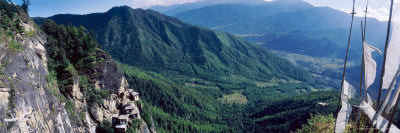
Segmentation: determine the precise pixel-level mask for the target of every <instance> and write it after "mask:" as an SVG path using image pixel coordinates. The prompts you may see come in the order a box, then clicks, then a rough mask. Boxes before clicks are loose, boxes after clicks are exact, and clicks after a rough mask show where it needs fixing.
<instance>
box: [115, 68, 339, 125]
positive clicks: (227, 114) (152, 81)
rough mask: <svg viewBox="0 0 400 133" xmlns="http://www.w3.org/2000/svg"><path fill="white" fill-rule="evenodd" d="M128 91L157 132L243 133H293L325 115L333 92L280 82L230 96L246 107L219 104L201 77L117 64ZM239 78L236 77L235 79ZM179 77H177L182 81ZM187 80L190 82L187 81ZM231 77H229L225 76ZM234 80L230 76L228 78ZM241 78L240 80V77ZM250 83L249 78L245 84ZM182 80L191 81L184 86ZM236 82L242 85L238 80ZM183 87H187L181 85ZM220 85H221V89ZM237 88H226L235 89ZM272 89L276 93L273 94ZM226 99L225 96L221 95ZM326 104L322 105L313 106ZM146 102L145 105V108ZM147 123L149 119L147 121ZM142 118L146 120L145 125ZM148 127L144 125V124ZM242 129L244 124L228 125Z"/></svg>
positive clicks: (330, 108) (215, 90)
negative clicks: (312, 118)
mask: <svg viewBox="0 0 400 133" xmlns="http://www.w3.org/2000/svg"><path fill="white" fill-rule="evenodd" d="M120 66H121V67H122V69H123V70H124V72H125V74H126V77H127V80H128V81H129V83H130V84H131V85H132V87H133V89H135V90H137V91H138V92H139V93H140V94H141V99H142V100H143V102H142V105H143V103H144V105H146V106H144V108H147V109H145V111H143V110H142V113H143V112H146V113H150V114H151V116H152V117H153V118H154V122H155V123H156V127H157V130H158V131H166V132H244V131H276V132H288V131H294V130H295V129H298V128H300V127H301V125H302V124H303V123H306V119H304V118H309V117H310V114H316V113H321V114H329V113H332V112H333V111H334V109H335V108H336V106H335V101H336V97H337V92H336V91H316V92H311V93H304V94H301V93H299V92H297V91H296V90H298V89H304V88H305V89H307V90H308V91H310V90H309V88H307V87H310V86H311V85H304V86H303V87H302V86H299V85H298V84H294V83H290V84H287V83H286V84H284V83H283V82H279V84H281V86H272V87H264V88H260V87H257V86H256V84H255V83H254V84H253V85H247V87H246V88H245V90H242V91H239V90H232V92H233V93H232V94H230V95H229V96H234V95H237V94H240V93H243V95H244V96H246V97H248V99H249V100H248V101H247V104H235V102H232V103H230V104H222V105H221V102H223V101H222V100H221V99H222V97H223V94H224V92H222V90H221V89H218V87H217V88H215V87H214V86H213V85H215V84H212V83H210V82H207V81H204V80H203V81H202V80H200V79H195V80H189V81H186V80H184V81H177V80H173V78H167V77H168V76H162V75H160V74H157V73H154V72H148V71H143V70H140V69H138V68H135V67H130V66H129V65H120ZM236 78H238V77H236ZM182 79H183V78H180V80H182ZM186 79H189V78H187V77H186ZM226 79H230V78H226ZM233 79H235V78H231V80H233ZM242 80H243V79H242ZM249 81H251V80H249ZM187 82H192V83H193V82H194V83H196V84H195V85H194V86H193V84H190V85H187ZM239 83H241V82H239ZM185 84H186V85H185ZM220 86H221V85H220ZM239 86H240V84H237V83H236V84H232V85H230V87H232V88H239ZM276 90H281V92H277V91H276ZM224 95H225V94H224ZM317 102H327V103H329V104H330V105H329V106H327V107H322V106H317V105H316V103H317ZM147 104H148V105H149V107H147ZM146 119H147V120H148V118H146ZM146 119H145V121H146V122H148V121H147V120H146ZM148 123H149V122H148ZM232 125H243V126H232Z"/></svg>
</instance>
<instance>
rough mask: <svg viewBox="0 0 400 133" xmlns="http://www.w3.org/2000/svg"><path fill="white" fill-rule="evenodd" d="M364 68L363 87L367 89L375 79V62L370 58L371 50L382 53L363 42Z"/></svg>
mask: <svg viewBox="0 0 400 133" xmlns="http://www.w3.org/2000/svg"><path fill="white" fill-rule="evenodd" d="M363 44H364V46H363V47H364V68H365V74H364V80H365V88H366V89H368V87H369V86H370V85H371V84H373V83H374V81H375V76H376V62H375V61H374V59H373V58H372V55H371V54H372V52H373V51H378V52H379V53H381V54H382V52H381V51H380V50H379V49H377V48H375V47H373V46H371V45H369V44H368V43H366V42H364V43H363Z"/></svg>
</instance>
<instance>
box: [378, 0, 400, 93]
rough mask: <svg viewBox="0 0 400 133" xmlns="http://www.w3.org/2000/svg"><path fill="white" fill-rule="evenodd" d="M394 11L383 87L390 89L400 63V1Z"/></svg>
mask: <svg viewBox="0 0 400 133" xmlns="http://www.w3.org/2000/svg"><path fill="white" fill-rule="evenodd" d="M393 9H394V11H393V15H392V16H393V18H392V23H393V29H392V35H391V38H390V42H389V45H388V47H387V53H385V54H386V64H385V74H384V76H383V82H382V89H388V88H389V85H390V82H391V81H392V79H393V77H394V76H395V73H394V72H395V71H396V70H397V68H398V67H399V64H400V52H399V51H400V2H397V3H396V4H395V6H394V8H393Z"/></svg>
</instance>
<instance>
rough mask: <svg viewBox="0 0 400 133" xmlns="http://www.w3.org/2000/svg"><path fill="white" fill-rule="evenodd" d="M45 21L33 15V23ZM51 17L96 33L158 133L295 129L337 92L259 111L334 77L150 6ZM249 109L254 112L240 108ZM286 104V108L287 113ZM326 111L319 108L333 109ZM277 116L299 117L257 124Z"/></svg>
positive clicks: (324, 84)
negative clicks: (146, 106) (323, 76)
mask: <svg viewBox="0 0 400 133" xmlns="http://www.w3.org/2000/svg"><path fill="white" fill-rule="evenodd" d="M45 19H47V18H35V20H36V22H37V23H38V24H40V23H41V22H43V20H45ZM49 19H53V20H54V21H55V22H56V23H57V24H64V25H68V24H72V25H75V26H80V25H82V26H84V27H86V28H87V29H88V31H89V32H90V31H91V30H93V31H94V32H93V34H94V36H95V38H96V40H97V41H98V42H99V44H100V45H101V47H102V48H103V49H104V50H105V51H107V52H109V53H110V55H111V56H112V57H113V58H114V59H116V60H117V61H119V62H120V64H121V66H122V68H123V70H124V72H125V74H126V76H127V80H128V82H129V83H130V84H132V86H133V88H134V89H135V90H138V92H139V93H140V94H142V95H143V96H141V97H142V99H143V101H144V102H146V103H149V105H151V107H150V109H151V110H152V111H151V112H153V114H152V115H151V116H153V117H154V120H155V122H156V127H159V128H160V129H158V128H157V131H160V132H162V131H167V132H246V131H259V132H265V131H269V130H274V131H277V132H288V131H293V130H295V129H297V128H299V127H300V126H301V124H302V123H304V122H306V118H308V117H309V114H310V112H311V113H315V112H317V110H318V108H312V107H313V106H314V102H317V101H320V100H325V101H327V102H331V101H332V98H331V97H330V96H331V95H335V92H334V91H329V93H327V92H325V91H321V92H315V93H316V94H321V93H326V94H328V95H329V96H328V95H317V96H315V99H312V100H310V101H302V100H300V103H301V104H304V106H303V107H304V108H301V109H300V110H299V109H297V108H294V106H293V108H292V106H284V107H280V108H279V109H276V110H274V111H273V112H271V113H268V114H265V111H266V110H271V108H269V107H268V106H267V105H269V103H271V102H274V106H280V105H278V104H279V101H289V100H290V99H291V98H292V97H293V96H296V95H299V94H301V95H300V96H299V98H301V97H308V96H309V95H316V94H309V93H308V92H311V91H313V90H314V91H315V90H317V89H325V88H332V87H333V86H334V85H333V84H335V83H329V82H325V81H321V80H318V79H315V78H314V77H313V76H312V75H311V74H310V73H308V72H307V71H305V70H303V69H300V68H298V67H296V66H295V65H293V64H292V63H291V62H289V61H288V60H286V59H284V58H281V57H278V56H277V55H275V54H273V53H271V52H269V51H268V50H266V49H264V48H262V47H261V46H258V45H256V44H253V43H250V42H248V41H246V40H244V39H241V38H239V37H236V36H233V35H230V34H227V33H224V32H216V31H212V30H208V29H205V28H201V27H198V26H193V25H191V24H187V23H184V22H182V21H180V20H178V19H176V18H173V17H169V16H165V15H162V14H160V13H158V12H155V11H152V10H143V9H132V8H130V7H127V6H122V7H115V8H112V9H110V10H109V11H108V12H105V13H94V14H88V15H71V14H64V15H55V16H52V17H50V18H49ZM332 104H334V103H333V102H332ZM263 105H265V106H263ZM259 106H262V108H259ZM256 108H257V109H256ZM252 109H254V110H255V111H254V112H248V111H246V110H252ZM288 110H292V113H286V112H287V111H288ZM325 110H326V111H325V112H322V113H328V112H331V111H332V110H333V108H330V107H329V108H326V109H325ZM254 113H257V115H256V116H253V115H255V114H254ZM282 114H286V115H292V114H297V116H298V117H291V118H292V119H291V120H290V121H286V122H284V123H282V122H281V121H279V122H275V123H272V124H270V125H265V124H263V122H270V121H275V120H276V119H281V120H283V119H286V118H284V117H283V115H282ZM263 115H269V116H268V118H265V117H263ZM286 115H284V116H286ZM256 119H258V120H260V122H258V121H257V120H256ZM255 127H258V128H255Z"/></svg>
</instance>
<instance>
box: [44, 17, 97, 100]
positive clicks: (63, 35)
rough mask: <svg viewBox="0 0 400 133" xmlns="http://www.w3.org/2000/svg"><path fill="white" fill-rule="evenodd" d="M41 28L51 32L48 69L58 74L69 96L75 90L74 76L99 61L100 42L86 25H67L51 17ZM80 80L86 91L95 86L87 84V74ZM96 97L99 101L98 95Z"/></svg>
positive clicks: (65, 94)
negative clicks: (97, 59)
mask: <svg viewBox="0 0 400 133" xmlns="http://www.w3.org/2000/svg"><path fill="white" fill-rule="evenodd" d="M42 30H43V31H44V32H45V33H46V34H47V35H48V41H47V44H46V49H47V54H48V56H49V61H48V62H49V70H50V71H51V72H53V73H55V74H56V77H57V80H58V82H57V83H58V84H59V87H60V92H61V93H62V94H64V96H66V97H68V96H69V94H70V92H71V91H72V85H73V81H74V77H79V76H78V75H79V73H81V71H83V72H84V70H85V69H87V68H89V67H91V66H92V65H93V62H95V61H96V57H95V55H94V54H95V50H96V48H98V45H97V43H96V42H95V41H94V40H93V38H92V37H91V36H89V35H87V34H86V29H85V28H83V27H80V28H76V27H73V26H71V25H69V26H66V27H65V26H64V25H56V24H55V23H54V22H53V21H51V20H49V21H46V22H45V23H44V24H43V25H42ZM82 76H84V75H82ZM77 80H79V79H77ZM80 82H81V83H82V88H83V89H85V90H86V91H88V92H90V91H92V90H94V89H92V87H90V86H89V85H88V84H85V83H88V82H89V81H87V80H86V78H85V80H84V81H80ZM101 94H104V93H101ZM91 96H94V97H97V96H96V95H91ZM93 100H94V101H95V102H97V101H98V98H95V99H93Z"/></svg>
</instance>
